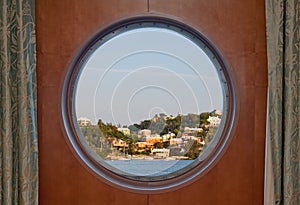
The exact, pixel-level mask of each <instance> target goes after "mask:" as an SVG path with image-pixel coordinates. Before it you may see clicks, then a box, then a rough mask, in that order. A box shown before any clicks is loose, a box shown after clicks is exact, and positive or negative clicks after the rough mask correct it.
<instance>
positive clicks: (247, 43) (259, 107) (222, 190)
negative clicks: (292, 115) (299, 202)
mask: <svg viewBox="0 0 300 205" xmlns="http://www.w3.org/2000/svg"><path fill="white" fill-rule="evenodd" d="M150 12H153V13H163V14H165V15H170V16H175V17H176V18H179V19H180V20H181V21H184V22H186V23H187V24H189V25H192V26H194V27H195V28H198V30H200V31H201V32H202V33H203V34H204V35H205V36H206V37H208V39H210V40H211V41H213V43H214V44H215V46H216V47H217V48H218V49H219V50H220V51H221V53H222V55H223V57H224V59H225V60H226V62H227V64H228V65H229V70H230V73H231V74H232V77H233V80H234V83H235V87H236V92H237V113H238V116H237V122H236V130H235V133H234V138H233V141H232V143H231V145H230V147H229V149H228V150H227V152H226V153H225V155H224V156H223V157H222V159H221V160H220V161H219V163H218V164H217V165H216V166H215V167H214V168H213V169H212V170H211V171H210V172H209V173H208V174H207V175H206V176H205V177H203V178H201V179H200V180H198V181H196V182H195V183H193V184H192V185H190V186H188V187H186V188H184V189H181V190H179V191H177V192H176V194H173V193H166V194H158V195H152V196H151V197H150V202H151V203H150V204H156V205H160V204H162V205H163V204H189V203H194V204H220V205H221V204H222V205H224V204H228V205H232V204H243V205H248V204H249V205H250V204H252V205H253V204H255V205H256V204H263V188H264V186H263V173H264V140H265V111H266V92H267V89H266V86H267V62H266V45H265V44H266V42H265V18H264V2H263V1H258V0H246V1H234V0H224V1H218V0H212V1H198V0H175V1H174V0H165V1H160V0H151V1H150ZM197 201H198V202H197Z"/></svg>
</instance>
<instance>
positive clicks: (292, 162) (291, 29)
mask: <svg viewBox="0 0 300 205" xmlns="http://www.w3.org/2000/svg"><path fill="white" fill-rule="evenodd" d="M299 11H300V1H299V0H266V19H267V51H268V69H269V112H268V121H269V137H270V146H271V152H272V156H271V158H272V168H273V176H274V177H273V179H274V194H275V195H274V196H275V204H283V205H296V204H300V169H299V168H300V130H299V129H300V78H299V76H300V50H299V49H300V30H299V29H300V24H299V23H300V14H299Z"/></svg>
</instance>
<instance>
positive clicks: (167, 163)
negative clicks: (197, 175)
mask: <svg viewBox="0 0 300 205" xmlns="http://www.w3.org/2000/svg"><path fill="white" fill-rule="evenodd" d="M193 161H194V160H106V162H107V163H108V164H109V165H111V166H113V167H115V168H117V169H119V170H122V171H123V172H127V173H129V174H132V175H138V176H160V175H165V174H169V173H173V172H176V171H178V170H180V169H182V168H184V167H186V166H188V165H189V164H191V163H192V162H193Z"/></svg>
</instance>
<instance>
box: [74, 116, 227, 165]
mask: <svg viewBox="0 0 300 205" xmlns="http://www.w3.org/2000/svg"><path fill="white" fill-rule="evenodd" d="M221 116H222V112H221V111H218V110H213V111H212V112H204V113H201V114H187V115H180V114H178V115H177V116H167V115H165V114H162V113H160V114H157V115H155V116H154V117H153V118H152V119H148V120H144V121H141V122H140V123H139V124H133V125H129V126H127V125H123V126H122V125H120V124H118V125H113V124H111V123H105V122H102V120H101V119H99V121H98V123H97V124H96V125H93V124H92V123H91V120H89V119H88V118H82V117H81V118H79V119H78V121H77V122H78V125H79V127H80V130H81V132H82V135H83V137H84V138H85V140H86V142H87V144H88V145H89V146H90V147H91V148H92V149H93V151H94V152H96V153H97V154H98V155H99V156H100V157H102V158H104V159H106V160H138V159H143V160H155V159H166V160H192V159H195V158H197V157H198V156H199V154H200V153H201V151H203V149H205V147H206V146H208V144H209V142H210V141H211V139H212V138H213V137H214V135H215V132H216V130H217V128H218V127H219V125H220V122H221Z"/></svg>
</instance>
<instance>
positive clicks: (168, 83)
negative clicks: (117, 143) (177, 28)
mask: <svg viewBox="0 0 300 205" xmlns="http://www.w3.org/2000/svg"><path fill="white" fill-rule="evenodd" d="M222 100H223V94H222V88H221V85H220V82H219V79H218V75H217V72H216V69H215V68H214V65H213V64H212V63H211V61H210V59H209V58H208V57H207V55H206V54H205V53H204V52H203V51H202V50H201V48H199V47H198V46H197V45H195V44H194V43H193V42H192V41H190V40H189V39H187V38H185V37H184V36H182V35H179V34H178V33H176V32H174V31H171V30H167V29H162V28H143V29H135V30H131V31H127V32H125V33H122V34H121V35H118V36H116V37H114V38H113V39H111V40H109V41H108V42H106V43H105V44H104V45H102V46H101V47H100V48H98V49H97V50H96V51H95V52H94V53H93V54H92V56H91V58H90V59H89V60H88V62H87V63H86V65H85V67H84V68H83V72H82V74H81V76H80V78H79V81H78V84H77V91H76V101H75V105H76V115H77V117H78V118H79V117H87V118H89V119H91V120H92V122H93V123H95V122H97V121H98V119H102V120H103V121H105V122H112V123H113V124H118V123H120V124H122V125H130V124H133V123H137V122H140V121H142V120H145V119H150V118H151V117H153V116H154V115H155V114H157V113H165V114H167V115H177V114H187V113H201V112H204V111H212V110H213V109H218V110H222V106H223V102H222Z"/></svg>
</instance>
